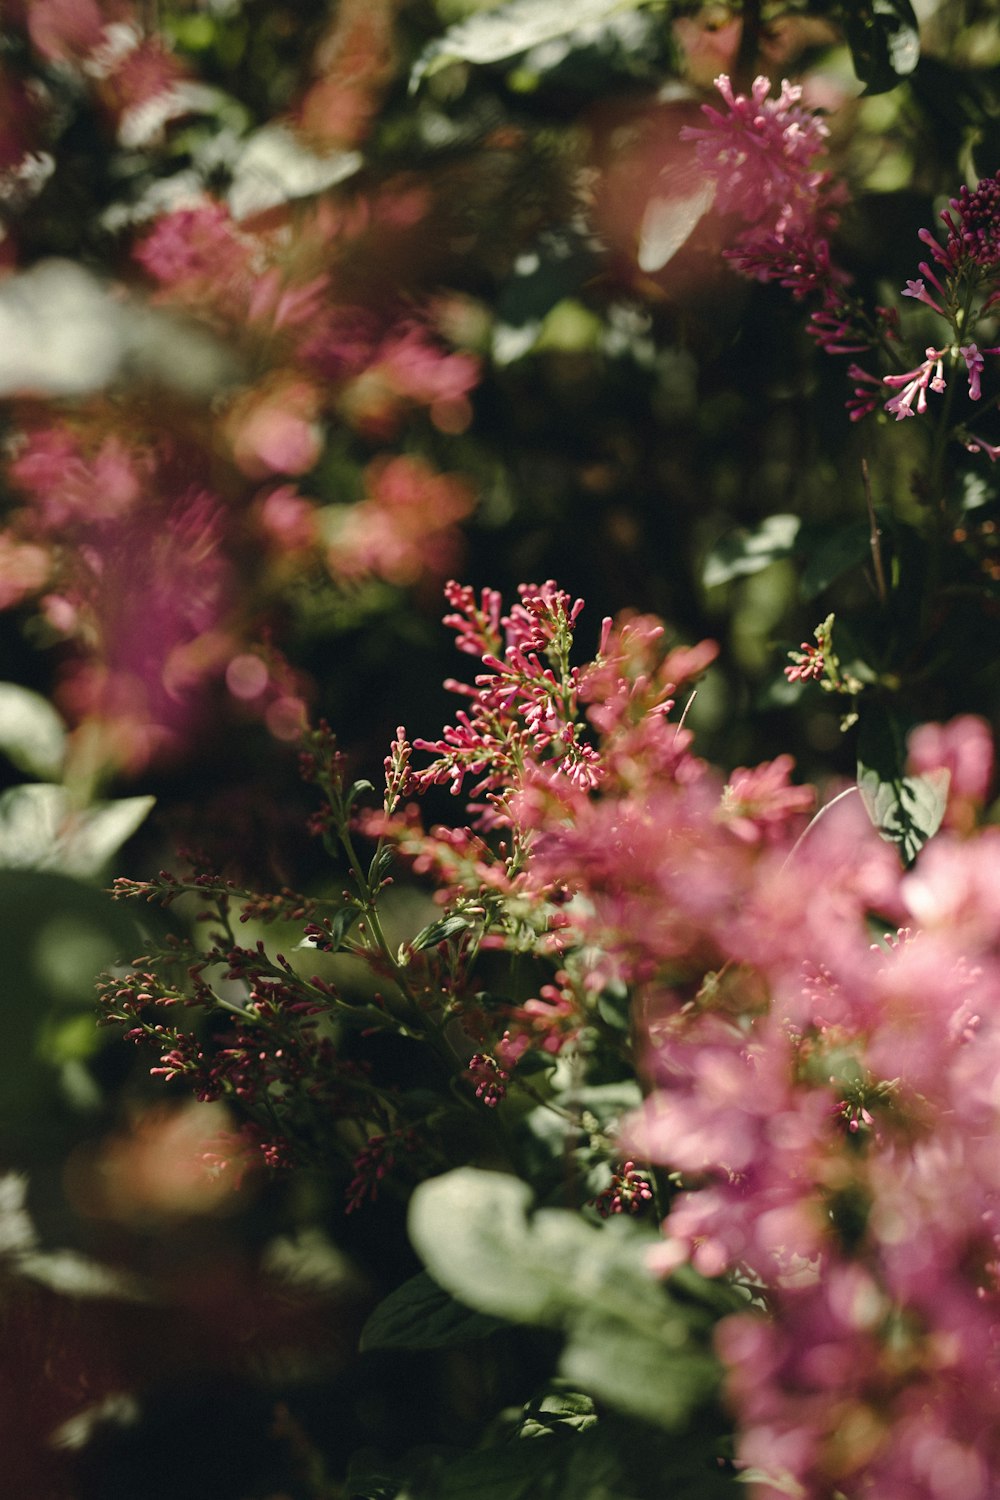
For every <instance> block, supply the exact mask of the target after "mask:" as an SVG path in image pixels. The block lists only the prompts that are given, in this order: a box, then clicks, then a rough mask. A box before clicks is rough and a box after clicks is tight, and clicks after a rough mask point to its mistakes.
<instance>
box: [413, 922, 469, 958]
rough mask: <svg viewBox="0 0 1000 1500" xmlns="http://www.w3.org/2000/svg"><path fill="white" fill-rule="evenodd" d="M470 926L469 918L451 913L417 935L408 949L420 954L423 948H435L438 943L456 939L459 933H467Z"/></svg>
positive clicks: (430, 924) (428, 925)
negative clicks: (452, 938)
mask: <svg viewBox="0 0 1000 1500" xmlns="http://www.w3.org/2000/svg"><path fill="white" fill-rule="evenodd" d="M471 925H472V924H471V923H470V921H469V918H468V917H463V916H461V915H460V914H459V913H458V912H453V913H452V915H451V916H449V917H438V918H437V920H436V921H434V922H429V923H428V924H427V926H426V927H424V928H423V929H422V930H421V931H420V932H418V933H417V935H416V937H415V938H414V939H413V941H412V943H410V944H409V947H410V948H411V949H412V951H413V952H414V953H422V952H423V950H424V949H425V948H436V947H437V945H438V943H443V942H445V941H446V940H447V939H448V938H451V937H457V936H458V934H459V933H460V932H468V930H469V927H470V926H471Z"/></svg>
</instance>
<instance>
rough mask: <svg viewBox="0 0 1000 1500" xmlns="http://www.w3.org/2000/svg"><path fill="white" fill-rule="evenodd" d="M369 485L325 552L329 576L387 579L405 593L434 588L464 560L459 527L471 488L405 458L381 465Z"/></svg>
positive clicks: (368, 476)
mask: <svg viewBox="0 0 1000 1500" xmlns="http://www.w3.org/2000/svg"><path fill="white" fill-rule="evenodd" d="M365 483H366V489H367V494H366V497H365V499H363V500H361V501H360V502H359V503H358V504H356V505H352V506H350V507H349V508H345V509H344V510H343V511H341V512H340V514H339V516H338V520H337V528H336V532H335V534H334V537H333V540H332V542H331V544H330V547H329V550H328V552H327V561H328V563H329V566H330V570H331V572H332V573H333V574H334V576H335V577H340V578H357V579H360V578H365V577H376V578H384V579H385V580H386V581H387V582H388V583H392V584H395V585H396V586H397V587H399V588H413V587H415V586H417V585H419V584H421V583H422V582H427V583H436V582H437V581H438V580H439V579H440V578H441V576H442V575H443V574H446V573H447V572H448V571H449V570H450V569H451V568H453V567H454V565H455V563H456V562H458V561H459V559H460V557H461V553H462V540H461V535H460V533H459V531H458V522H459V521H462V520H464V519H465V517H466V516H467V515H468V514H469V512H470V511H471V510H472V508H473V505H474V503H475V502H474V499H473V495H472V492H471V490H470V489H469V487H468V485H467V484H466V483H465V481H464V480H463V479H461V478H459V476H458V475H456V474H438V473H435V471H434V470H433V469H432V468H430V466H429V465H428V464H426V463H425V462H424V461H423V459H420V458H416V457H413V458H410V457H406V456H400V457H398V458H385V459H376V460H375V461H374V462H373V463H371V464H369V466H368V468H367V469H366V471H365Z"/></svg>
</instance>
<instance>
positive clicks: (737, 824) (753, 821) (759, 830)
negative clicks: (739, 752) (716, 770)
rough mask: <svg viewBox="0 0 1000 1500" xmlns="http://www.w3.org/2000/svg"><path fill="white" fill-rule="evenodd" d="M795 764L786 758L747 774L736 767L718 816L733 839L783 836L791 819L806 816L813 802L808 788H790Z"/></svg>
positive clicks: (782, 756)
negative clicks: (732, 834) (733, 835)
mask: <svg viewBox="0 0 1000 1500" xmlns="http://www.w3.org/2000/svg"><path fill="white" fill-rule="evenodd" d="M794 766H795V762H794V760H793V759H792V757H791V756H790V755H779V756H778V757H777V759H775V760H772V761H765V762H764V764H763V765H759V766H755V767H754V768H753V769H752V770H747V769H746V768H745V767H744V766H738V767H737V768H736V770H735V771H734V772H733V773H732V775H731V776H730V778H729V781H728V782H727V784H726V786H725V788H724V790H723V793H722V806H721V809H720V813H721V816H722V818H723V820H724V822H725V823H726V824H727V825H728V827H729V828H730V829H731V830H732V831H733V833H735V834H736V836H737V838H740V839H744V840H745V841H746V842H747V843H752V844H755V843H759V842H760V840H762V839H767V838H771V837H774V836H775V835H776V834H779V833H780V834H782V835H783V834H784V833H785V830H786V825H787V824H788V823H789V821H790V820H791V819H793V818H797V817H798V816H799V815H801V814H802V813H806V812H809V811H810V810H811V809H812V807H813V805H814V804H815V801H816V793H815V791H814V789H813V788H812V787H811V786H793V785H792V783H791V779H790V778H791V773H792V770H793V769H794Z"/></svg>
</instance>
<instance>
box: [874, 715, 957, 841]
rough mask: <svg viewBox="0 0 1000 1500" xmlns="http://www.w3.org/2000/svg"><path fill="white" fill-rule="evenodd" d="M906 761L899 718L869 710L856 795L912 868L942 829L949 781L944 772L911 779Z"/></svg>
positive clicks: (935, 772)
mask: <svg viewBox="0 0 1000 1500" xmlns="http://www.w3.org/2000/svg"><path fill="white" fill-rule="evenodd" d="M905 762H906V749H905V743H904V739H903V734H902V731H901V728H900V726H899V724H898V722H897V720H896V719H895V717H894V716H893V715H892V714H891V713H890V712H889V711H888V710H885V709H881V708H878V707H875V708H871V709H869V710H867V711H866V712H865V713H864V715H863V716H862V719H861V726H860V729H859V732H858V790H859V792H860V793H861V800H862V801H863V802H864V804H865V808H866V809H867V812H868V816H869V817H870V818H871V820H872V823H873V824H874V825H875V827H876V828H877V829H878V831H879V833H880V834H881V836H882V837H883V838H884V839H886V840H887V841H888V842H889V843H892V844H896V845H897V846H898V848H899V852H900V855H901V857H902V859H903V862H904V864H907V865H910V864H912V863H913V861H914V860H915V859H916V857H917V855H918V854H919V852H920V850H921V849H922V848H923V846H924V844H926V842H927V840H928V839H930V838H933V837H934V835H935V834H936V833H937V831H938V829H939V828H940V827H941V822H942V819H943V818H944V814H945V809H946V808H947V805H948V785H949V782H950V779H951V778H950V773H949V772H948V771H947V770H945V769H941V770H938V771H930V772H927V773H926V774H925V775H923V776H907V775H905V774H904V768H905Z"/></svg>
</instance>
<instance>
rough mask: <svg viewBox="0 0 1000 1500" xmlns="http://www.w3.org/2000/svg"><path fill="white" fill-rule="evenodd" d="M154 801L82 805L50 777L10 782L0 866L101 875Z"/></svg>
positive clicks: (1, 817)
mask: <svg viewBox="0 0 1000 1500" xmlns="http://www.w3.org/2000/svg"><path fill="white" fill-rule="evenodd" d="M153 803H154V798H152V797H124V798H122V799H121V800H120V801H117V802H103V803H98V804H96V805H95V806H91V807H85V808H79V807H76V806H75V805H74V802H73V799H72V797H71V796H70V794H69V792H68V791H67V790H66V788H65V787H61V786H55V785H53V784H51V783H49V782H39V783H33V784H31V785H28V786H14V787H9V788H8V790H7V791H5V792H4V793H3V794H2V795H0V869H6V870H58V871H59V872H60V873H61V874H63V875H76V876H79V877H82V878H86V877H89V876H95V875H99V874H100V873H101V871H102V870H103V868H104V866H105V865H106V864H107V862H108V860H109V859H110V858H111V856H112V855H113V854H116V853H117V851H118V850H119V849H120V848H121V846H122V844H124V843H125V841H126V839H129V838H131V836H132V834H133V833H135V831H136V829H137V828H138V827H139V825H140V824H141V823H142V822H143V821H144V820H145V819H146V817H147V816H148V815H149V812H150V809H151V808H152V806H153Z"/></svg>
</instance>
